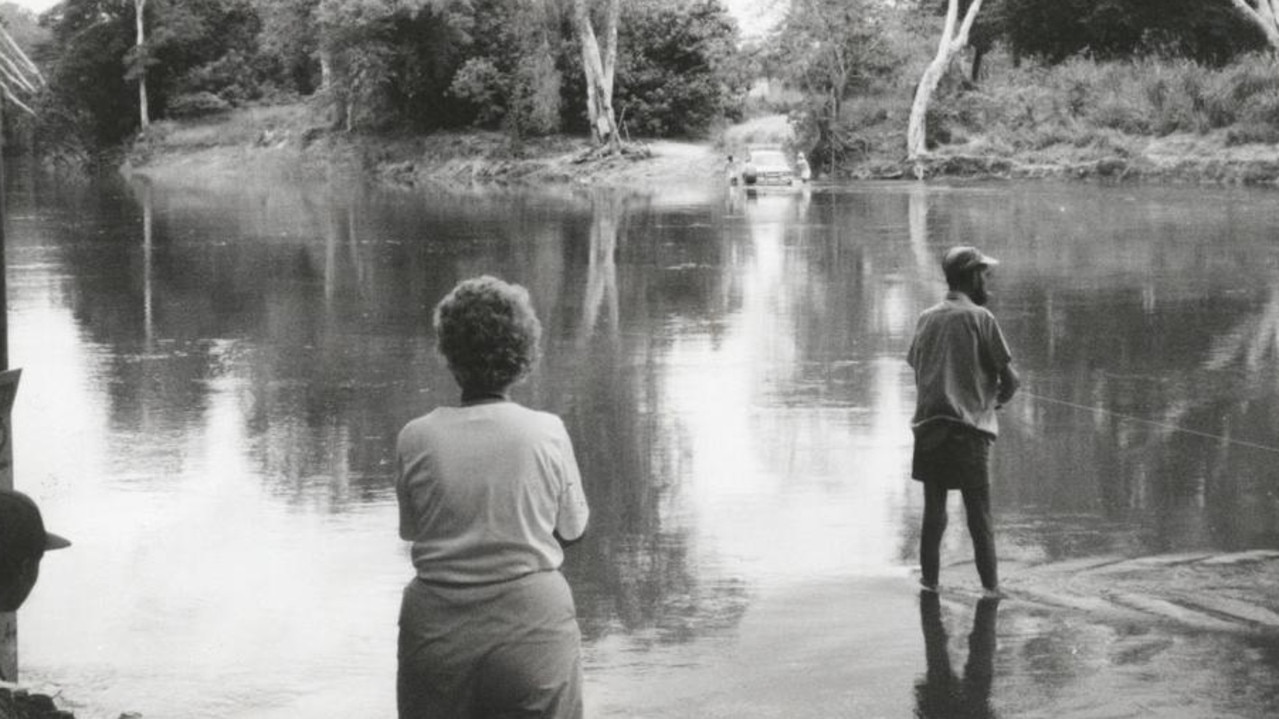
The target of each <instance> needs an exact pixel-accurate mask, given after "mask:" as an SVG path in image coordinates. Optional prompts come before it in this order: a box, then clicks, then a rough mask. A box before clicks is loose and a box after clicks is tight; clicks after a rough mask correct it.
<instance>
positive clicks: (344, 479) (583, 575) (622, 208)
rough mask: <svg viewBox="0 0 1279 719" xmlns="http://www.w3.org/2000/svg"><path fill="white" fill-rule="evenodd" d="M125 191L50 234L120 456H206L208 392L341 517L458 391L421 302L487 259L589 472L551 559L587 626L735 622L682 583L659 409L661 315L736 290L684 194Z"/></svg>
mask: <svg viewBox="0 0 1279 719" xmlns="http://www.w3.org/2000/svg"><path fill="white" fill-rule="evenodd" d="M136 198H137V200H138V201H139V203H141V205H142V206H138V205H132V206H130V205H128V204H125V205H123V208H124V210H126V211H125V212H122V213H121V214H120V216H119V217H118V218H113V217H112V215H111V213H112V212H115V211H117V210H116V208H115V206H114V205H112V204H110V203H102V204H101V205H100V206H94V203H96V202H98V201H97V200H96V199H95V198H93V197H87V198H86V199H85V204H87V205H89V206H90V209H91V210H92V211H91V212H89V213H88V214H87V217H90V218H92V217H97V218H99V219H101V220H103V224H101V225H94V228H95V230H101V234H100V235H98V236H97V237H96V241H94V242H85V241H83V240H82V239H81V238H80V237H79V236H78V233H79V232H81V231H83V228H82V227H79V226H70V225H68V226H66V227H63V228H61V229H60V230H59V232H60V233H61V235H60V236H59V237H58V238H56V240H55V242H54V244H56V246H57V247H58V248H59V249H58V252H59V253H60V256H59V262H61V263H63V264H64V265H65V268H66V270H65V272H66V276H67V278H68V279H67V281H66V282H67V286H66V295H67V297H68V302H69V304H70V305H71V306H72V308H73V310H74V312H75V315H76V317H77V320H78V322H79V325H80V326H81V327H82V328H83V332H84V333H85V335H86V336H87V337H88V338H89V342H90V344H91V345H93V346H97V347H101V348H104V351H102V352H100V354H98V355H96V356H97V357H98V359H99V361H100V362H101V363H102V366H101V368H100V369H99V370H98V372H99V375H100V377H101V382H102V384H103V385H104V386H105V387H106V390H105V391H106V392H107V394H108V397H109V400H110V402H109V416H110V421H111V423H112V425H113V428H114V429H113V432H115V433H118V434H119V435H120V436H121V437H125V438H127V439H125V441H120V442H111V443H110V444H111V445H112V446H113V447H116V451H117V454H118V457H116V458H115V459H114V460H113V461H115V462H117V463H118V466H117V467H116V468H115V469H114V470H113V471H117V472H120V473H132V474H137V473H140V472H150V473H152V474H153V475H154V477H155V479H157V480H161V481H163V480H166V479H170V478H173V477H176V476H178V475H181V474H182V473H184V472H195V471H208V470H204V469H200V468H198V467H196V466H194V465H193V464H192V463H191V460H190V459H189V458H187V456H186V452H187V450H188V449H189V440H190V438H191V437H193V436H199V435H200V434H201V433H203V432H205V431H207V429H208V427H207V424H208V422H209V413H210V411H211V408H212V407H213V406H214V405H217V406H221V407H227V406H231V407H237V406H238V408H239V412H240V413H241V414H242V416H243V423H242V425H241V431H242V434H241V435H239V440H240V441H242V442H243V446H239V447H236V448H234V449H232V450H230V451H235V452H237V453H238V454H240V455H242V456H243V457H245V458H247V462H246V463H245V465H244V466H246V467H248V468H249V470H250V471H252V472H254V473H255V474H257V475H259V477H260V480H261V482H262V483H263V485H264V486H265V487H266V488H267V490H268V491H269V492H271V493H272V494H275V495H277V496H279V497H281V498H282V499H284V500H285V501H287V502H289V503H290V504H294V505H297V506H301V507H307V508H320V509H322V510H327V511H339V512H341V511H348V510H349V509H350V508H352V507H354V506H358V505H360V504H362V503H365V502H369V501H388V500H389V496H390V490H391V480H392V472H391V467H390V464H389V460H390V457H391V453H392V450H393V445H394V439H395V436H396V433H397V432H398V430H399V428H400V427H401V426H402V425H403V423H404V422H405V421H407V420H408V419H409V418H411V417H413V416H416V415H418V414H421V413H423V412H425V411H428V410H429V409H431V408H432V407H434V406H437V405H439V404H443V403H451V402H453V401H455V400H456V392H457V390H456V388H455V386H454V383H453V381H452V379H451V378H450V377H449V375H448V373H447V371H446V370H445V369H444V367H443V366H442V363H440V362H438V361H437V359H436V358H435V355H434V350H433V347H432V344H431V338H430V336H429V326H430V316H429V314H430V309H431V308H432V307H433V306H434V304H435V302H437V301H438V300H439V298H440V297H441V296H442V295H443V294H444V293H445V292H446V291H447V290H448V289H449V288H451V287H452V286H453V284H454V283H455V282H456V281H458V280H459V279H461V278H463V277H468V276H473V275H476V274H480V273H491V274H496V275H499V276H503V277H505V278H507V279H509V280H512V281H516V282H519V283H521V284H524V285H525V286H527V287H528V288H529V289H530V292H531V293H532V294H533V297H534V301H535V304H536V305H537V308H538V311H539V314H540V315H541V317H542V319H543V322H544V326H545V328H546V342H545V352H546V357H545V360H544V363H543V365H542V366H541V367H540V368H539V369H538V370H537V372H535V375H534V376H533V377H532V378H530V380H529V382H528V383H527V384H526V385H524V386H522V387H520V388H517V390H516V395H517V397H519V398H522V399H524V401H526V402H527V403H528V404H529V405H531V406H533V407H538V408H544V409H547V410H549V411H553V412H556V413H558V414H560V415H561V416H563V417H564V419H565V421H566V423H567V424H568V426H569V430H570V432H571V434H572V436H573V438H574V441H575V444H576V445H577V448H578V453H579V459H580V461H581V464H582V469H583V473H584V476H585V477H586V482H587V486H588V493H589V495H590V498H591V502H592V507H593V510H594V519H593V526H592V529H591V533H590V536H589V539H588V541H586V542H584V543H583V544H582V545H581V546H580V547H578V548H577V549H575V550H574V551H573V552H572V553H571V556H572V558H571V559H570V562H569V566H568V568H567V571H568V572H569V573H570V574H571V575H572V579H573V582H574V585H575V587H578V590H577V594H578V599H579V603H580V604H581V605H582V613H583V625H584V627H585V628H587V631H588V634H591V633H594V634H595V635H598V634H600V633H604V632H607V631H609V630H610V629H611V628H614V627H618V626H620V627H622V628H624V629H625V630H626V631H628V632H634V633H637V634H638V635H641V636H644V637H646V638H656V639H658V640H661V641H679V640H683V639H686V638H688V637H690V636H693V635H695V634H697V633H698V632H700V631H705V630H707V629H710V628H712V627H715V626H720V625H722V624H723V623H731V622H734V621H736V618H737V617H738V616H740V613H741V611H742V609H743V608H744V597H743V590H742V589H741V588H740V587H739V586H737V585H736V584H734V582H733V580H732V579H731V578H719V577H702V576H699V571H698V567H697V565H696V564H695V562H694V560H693V558H692V557H691V556H690V550H691V545H690V542H689V536H688V529H687V527H686V526H685V525H684V524H682V523H681V522H680V521H678V520H677V519H675V518H673V516H672V515H673V513H676V512H678V506H677V504H678V502H677V500H676V498H675V497H676V495H677V493H678V487H677V486H676V485H677V484H678V478H679V477H680V476H681V469H680V463H681V462H683V461H685V458H684V457H683V456H682V451H683V450H682V448H681V446H680V443H681V440H680V438H679V436H678V434H677V433H676V434H672V432H671V428H670V426H669V425H668V424H667V423H665V422H664V420H663V406H662V405H663V402H664V400H663V396H664V389H663V386H662V378H663V376H664V374H663V367H662V365H661V362H662V352H663V348H664V346H665V342H666V341H667V340H666V339H665V333H666V327H667V325H668V323H669V322H671V321H672V320H673V318H679V317H695V318H696V319H697V321H698V322H701V321H709V323H710V324H712V325H713V324H714V323H715V320H714V317H715V316H716V314H717V313H720V314H722V313H723V312H724V311H725V309H724V308H725V305H726V304H727V303H731V301H732V299H731V292H728V291H726V290H725V289H724V287H723V286H722V284H721V283H722V280H723V275H722V274H720V273H719V272H718V271H717V270H716V269H715V268H717V267H719V266H720V265H721V263H722V255H723V253H724V245H723V243H722V242H721V241H720V240H719V238H718V237H716V236H714V233H707V232H706V231H705V228H704V227H700V228H698V227H692V226H690V223H689V222H688V220H689V218H688V217H687V216H685V215H682V214H681V213H682V212H684V211H682V210H681V211H673V212H672V213H667V212H666V211H664V210H661V209H658V208H654V207H652V206H650V205H649V202H648V200H647V199H645V198H641V197H634V196H626V195H610V194H607V193H576V194H573V195H563V196H555V197H549V198H548V197H545V196H531V195H517V196H510V197H502V196H497V197H492V196H487V197H486V196H471V195H460V196H457V197H451V196H450V197H445V198H440V197H425V198H424V197H422V196H419V195H411V196H408V195H406V196H403V197H396V196H393V195H386V194H380V193H378V194H366V193H364V192H361V191H358V190H351V191H345V190H342V189H340V188H335V187H333V186H317V187H306V186H303V185H298V184H296V183H283V184H281V185H280V186H279V187H274V186H273V187H271V188H269V189H263V188H258V187H243V188H230V189H228V188H222V189H218V190H216V191H210V190H207V189H196V190H189V189H186V188H182V187H167V186H155V187H152V188H150V189H149V190H145V191H140V192H138V194H137V195H136ZM147 207H150V217H151V223H150V227H151V231H150V235H149V236H150V242H149V243H148V242H147V241H146V237H147V234H146V233H145V232H143V231H142V230H143V226H144V225H145V223H142V222H141V218H142V217H143V216H144V215H146V214H147ZM94 212H96V213H98V214H96V215H95V214H93V213H94ZM707 216H708V215H707V214H706V211H701V210H699V211H697V217H696V218H695V219H694V224H696V223H703V222H705V220H706V218H707ZM708 307H709V308H711V309H710V310H709V311H708V309H707V308H708ZM707 318H709V320H708V319H707ZM147 347H151V348H152V349H151V350H149V351H148V350H147ZM228 395H229V396H230V400H231V401H230V402H227V401H226V399H227V396H228ZM219 396H220V397H221V400H220V401H219ZM152 455H154V456H152ZM387 532H388V534H391V533H393V532H394V528H393V527H388V528H387Z"/></svg>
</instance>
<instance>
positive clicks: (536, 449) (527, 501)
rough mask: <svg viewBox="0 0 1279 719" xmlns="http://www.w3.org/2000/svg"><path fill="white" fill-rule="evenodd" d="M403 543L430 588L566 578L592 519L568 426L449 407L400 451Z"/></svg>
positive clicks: (400, 444)
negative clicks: (537, 575)
mask: <svg viewBox="0 0 1279 719" xmlns="http://www.w3.org/2000/svg"><path fill="white" fill-rule="evenodd" d="M396 454H397V460H398V466H397V469H398V475H397V478H396V494H397V496H398V498H399V505H400V537H401V538H402V539H404V540H407V541H410V542H412V543H413V547H412V558H413V566H414V567H415V568H416V569H417V574H418V576H419V577H421V578H422V579H423V580H426V581H428V582H438V583H444V584H483V583H489V582H500V581H506V580H509V579H515V578H518V577H521V576H524V575H526V574H530V573H532V572H538V571H547V570H553V569H557V568H559V566H560V564H561V563H563V561H564V552H563V550H562V549H561V548H560V544H559V542H558V541H556V539H555V534H554V533H555V532H558V533H559V536H560V537H561V538H563V539H565V540H570V541H571V540H574V539H577V538H579V537H581V536H582V533H583V532H585V531H586V523H587V520H588V518H589V515H590V512H589V509H588V507H587V503H586V495H585V494H584V493H583V491H582V481H581V476H580V474H579V471H578V468H577V460H576V458H575V457H574V456H573V445H572V442H571V441H570V440H569V437H568V432H567V431H566V430H565V429H564V423H563V422H562V421H561V420H560V418H559V417H556V416H555V415H553V414H548V413H546V412H538V411H535V410H531V409H528V408H526V407H523V406H520V405H518V404H516V403H514V402H491V403H484V404H475V405H470V406H463V407H441V408H439V409H436V410H434V411H433V412H431V413H430V414H427V415H425V416H423V417H419V418H417V419H415V420H413V421H411V422H409V423H408V424H407V425H405V426H404V429H403V430H401V431H400V435H399V439H398V441H397V443H396Z"/></svg>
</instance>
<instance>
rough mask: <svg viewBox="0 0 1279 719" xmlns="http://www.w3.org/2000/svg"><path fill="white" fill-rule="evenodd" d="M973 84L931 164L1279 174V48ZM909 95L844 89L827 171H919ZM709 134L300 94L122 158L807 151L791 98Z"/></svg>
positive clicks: (513, 169) (651, 174) (188, 163)
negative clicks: (427, 114) (412, 129)
mask: <svg viewBox="0 0 1279 719" xmlns="http://www.w3.org/2000/svg"><path fill="white" fill-rule="evenodd" d="M987 64H988V67H990V70H989V71H988V72H987V74H986V75H985V77H984V78H983V79H982V81H981V82H980V83H978V84H973V83H970V82H967V81H964V80H962V79H961V78H959V76H958V74H955V75H952V77H950V78H948V79H947V81H946V83H945V84H943V86H942V88H940V89H939V91H938V94H937V96H936V99H935V102H934V105H933V108H932V112H931V114H930V120H929V122H930V137H931V138H932V140H933V142H934V145H933V148H932V153H931V155H930V156H929V157H928V158H927V160H926V162H925V163H924V165H923V167H924V168H925V171H926V173H927V175H928V176H929V177H995V178H1048V177H1051V178H1082V179H1089V178H1099V179H1107V180H1138V179H1141V180H1148V181H1158V182H1181V183H1200V182H1203V183H1226V184H1262V185H1266V184H1279V61H1276V60H1275V59H1273V58H1269V57H1256V56H1250V57H1246V58H1244V59H1242V60H1240V61H1237V62H1235V63H1233V64H1231V65H1228V66H1226V67H1223V68H1216V69H1214V68H1208V67H1205V66H1202V65H1198V64H1195V63H1192V62H1189V61H1184V62H1183V61H1168V60H1161V61H1155V60H1137V61H1130V62H1118V63H1105V64H1102V63H1095V62H1092V61H1088V60H1073V61H1070V62H1067V63H1064V64H1061V65H1057V66H1052V67H1045V66H1041V65H1031V64H1029V63H1028V64H1025V65H1023V66H1021V67H1013V66H1012V64H1011V63H1010V62H1008V61H1007V59H1006V58H1004V59H999V58H996V59H995V60H992V61H988V63H987ZM909 106H910V93H909V92H904V91H901V88H897V87H895V86H893V87H888V88H884V89H881V91H878V92H871V93H868V94H865V95H861V96H858V97H855V98H853V99H851V100H850V101H848V103H847V104H846V106H845V109H844V111H843V113H842V115H841V122H840V123H839V125H838V127H837V128H836V129H835V131H834V133H833V136H834V137H835V138H836V139H835V142H834V143H832V146H833V147H834V149H833V150H832V151H830V152H828V153H827V154H826V155H825V157H822V158H814V164H815V165H816V169H817V171H818V173H819V175H820V176H825V177H828V178H836V179H887V178H909V177H913V176H914V169H915V168H914V165H913V164H908V163H906V162H905V158H904V151H903V148H904V145H905V127H906V123H907V119H908V116H909V111H910V107H909ZM768 109H772V110H774V111H778V112H775V113H774V114H765V115H762V116H758V117H755V118H753V119H750V120H748V121H746V122H743V123H740V124H738V125H735V126H731V127H728V128H725V129H722V130H720V131H719V132H718V133H717V134H716V136H715V137H714V138H711V139H707V140H704V141H699V142H672V141H662V142H636V143H633V144H630V145H628V147H627V152H625V153H624V154H623V155H622V156H621V157H616V156H612V155H609V154H607V153H600V152H593V151H592V148H591V146H590V143H589V142H588V141H587V140H586V139H585V138H576V137H565V136H552V137H548V138H533V139H529V140H527V141H525V142H524V143H522V144H520V145H518V146H516V145H513V143H512V142H511V140H510V138H509V137H508V136H506V135H504V134H501V133H493V132H481V131H471V132H446V133H434V134H429V135H409V134H398V135H372V134H346V133H341V132H332V131H328V130H326V129H323V127H322V126H321V125H320V124H319V123H318V120H317V116H316V113H314V112H313V111H312V110H311V109H310V108H309V107H307V106H306V105H304V104H297V105H287V106H275V107H261V108H248V109H242V110H238V111H236V112H234V113H230V114H227V115H223V116H220V117H218V118H214V119H209V120H202V121H185V122H171V121H165V122H159V123H155V124H154V125H153V127H152V129H151V130H150V131H149V132H148V133H147V135H146V136H145V137H144V138H142V139H140V140H138V141H137V142H136V143H135V144H134V146H133V147H132V148H131V150H130V152H129V154H128V161H127V164H126V167H127V168H128V169H130V170H137V171H142V172H145V173H146V174H151V175H163V174H166V173H169V172H175V171H176V172H187V171H190V170H192V169H195V170H198V171H201V172H213V173H224V172H225V173H234V172H239V171H242V170H243V168H244V167H245V164H246V163H253V164H255V165H256V164H258V163H262V162H273V161H288V162H291V163H297V164H298V166H300V167H302V168H307V170H312V171H316V172H330V171H332V170H333V169H334V168H340V169H344V170H348V171H351V172H358V173H362V174H365V175H369V176H373V177H376V178H379V179H382V180H384V181H387V182H391V183H395V184H400V185H421V184H429V183H439V182H446V183H495V184H547V183H574V182H580V183H591V184H625V185H631V186H634V185H636V184H640V185H643V184H650V183H651V184H663V185H669V184H673V183H674V184H679V183H698V182H707V181H714V180H717V179H718V178H719V176H720V172H721V171H722V166H723V156H724V155H725V154H726V153H729V152H736V151H738V149H739V148H741V147H743V146H744V145H746V144H749V143H756V142H768V143H782V144H791V145H794V146H796V147H797V148H799V149H808V148H812V146H813V144H815V142H816V140H815V138H809V139H805V138H804V137H803V134H804V131H803V129H802V127H803V123H798V124H797V127H800V128H801V129H800V135H801V136H800V137H799V138H794V137H793V136H792V130H791V123H790V122H789V121H788V117H787V114H786V111H787V110H790V109H791V108H788V107H786V106H784V105H783V106H780V107H779V106H773V107H771V108H769V107H767V106H765V107H764V108H763V110H765V111H767V110H768Z"/></svg>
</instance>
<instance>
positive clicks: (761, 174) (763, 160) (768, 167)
mask: <svg viewBox="0 0 1279 719" xmlns="http://www.w3.org/2000/svg"><path fill="white" fill-rule="evenodd" d="M795 181H796V177H795V170H794V169H793V168H792V167H791V165H790V162H788V161H787V159H786V153H785V152H783V151H782V149H781V148H780V147H773V146H759V145H753V146H751V147H749V148H747V150H746V162H745V164H744V165H743V166H742V184H744V185H746V186H747V187H750V186H752V185H787V186H789V185H793V184H795Z"/></svg>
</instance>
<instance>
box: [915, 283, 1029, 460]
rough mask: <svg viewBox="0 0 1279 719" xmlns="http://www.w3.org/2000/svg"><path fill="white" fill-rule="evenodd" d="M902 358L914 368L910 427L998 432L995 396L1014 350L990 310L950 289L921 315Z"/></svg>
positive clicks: (993, 434)
mask: <svg viewBox="0 0 1279 719" xmlns="http://www.w3.org/2000/svg"><path fill="white" fill-rule="evenodd" d="M906 361H907V363H909V364H910V366H911V367H912V368H913V369H914V370H915V388H916V390H917V396H916V400H915V417H914V419H913V420H912V424H913V426H915V427H919V426H921V425H924V424H928V423H930V422H934V421H939V420H940V421H949V422H958V423H960V424H965V425H968V426H970V427H973V428H975V429H978V430H981V431H982V432H985V433H987V434H989V435H991V436H992V437H993V436H997V435H998V434H999V420H998V419H997V418H996V416H995V397H996V396H997V394H998V392H999V375H1000V373H1001V372H1002V371H1003V369H1004V367H1006V366H1007V365H1008V363H1009V362H1011V361H1012V353H1011V352H1009V350H1008V343H1007V342H1006V341H1005V340H1004V333H1003V332H1002V331H1001V330H1000V329H999V323H998V322H996V321H995V316H994V315H993V314H991V313H990V310H988V309H986V308H985V307H980V306H978V305H976V304H974V303H973V301H972V300H971V299H969V297H968V295H965V294H963V293H962V292H953V291H952V292H948V293H947V294H946V299H945V300H943V301H942V302H940V303H939V304H936V305H933V306H932V307H930V308H928V309H926V310H924V312H923V313H922V314H920V316H919V322H918V323H917V324H916V326H915V338H914V340H912V341H911V344H910V350H909V351H908V352H907V353H906Z"/></svg>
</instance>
